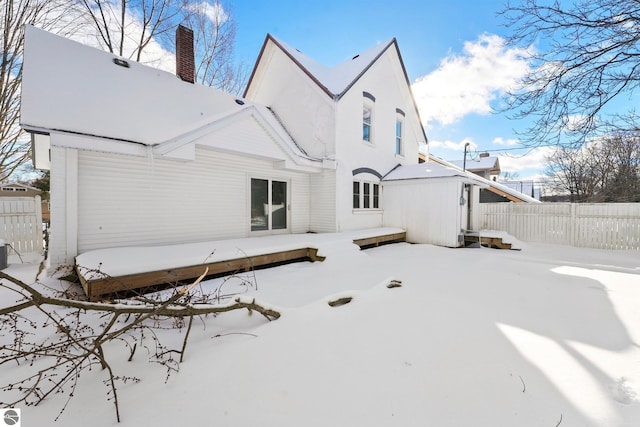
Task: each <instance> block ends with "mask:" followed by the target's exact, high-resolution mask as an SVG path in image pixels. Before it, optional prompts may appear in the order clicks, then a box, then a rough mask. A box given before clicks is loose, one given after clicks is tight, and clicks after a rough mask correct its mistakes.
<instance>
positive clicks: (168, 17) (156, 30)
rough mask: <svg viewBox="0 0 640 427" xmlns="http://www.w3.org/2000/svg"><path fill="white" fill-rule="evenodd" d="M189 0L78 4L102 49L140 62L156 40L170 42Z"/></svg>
mask: <svg viewBox="0 0 640 427" xmlns="http://www.w3.org/2000/svg"><path fill="white" fill-rule="evenodd" d="M187 3H188V2H187V1H186V0H120V1H113V0H78V1H77V6H78V7H79V13H80V16H84V17H86V18H87V19H88V21H89V23H90V25H91V27H92V28H93V30H94V31H93V33H95V37H96V39H97V40H98V45H99V46H100V47H101V48H102V49H104V50H107V51H109V52H111V53H114V54H116V55H120V56H124V57H127V58H129V59H133V60H135V61H138V62H140V61H141V59H142V53H143V51H145V49H146V48H147V47H148V46H149V44H150V43H151V42H153V41H154V40H155V41H157V42H159V43H161V44H162V42H165V44H166V43H167V42H170V38H171V37H173V30H174V29H175V27H176V26H177V24H178V23H180V21H181V20H182V18H183V11H184V10H186V9H187Z"/></svg>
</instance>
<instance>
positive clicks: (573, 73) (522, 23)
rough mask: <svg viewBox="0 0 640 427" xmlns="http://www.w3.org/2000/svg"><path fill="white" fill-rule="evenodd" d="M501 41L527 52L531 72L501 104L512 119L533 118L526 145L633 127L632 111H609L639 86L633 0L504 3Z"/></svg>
mask: <svg viewBox="0 0 640 427" xmlns="http://www.w3.org/2000/svg"><path fill="white" fill-rule="evenodd" d="M500 14H501V15H502V16H503V18H504V19H505V20H506V26H507V27H508V28H509V29H511V30H512V34H511V35H510V36H509V37H508V43H510V44H511V45H517V46H526V47H531V46H534V45H535V46H536V47H535V48H530V50H529V52H530V58H529V60H530V61H531V65H532V68H531V71H530V72H529V73H528V74H527V75H526V76H525V77H524V78H523V79H522V81H521V82H520V83H521V85H520V86H519V88H518V89H516V90H514V91H512V92H511V93H510V94H509V95H508V97H507V99H506V107H505V110H506V111H511V112H512V115H513V117H514V118H525V117H526V118H533V120H534V121H533V125H532V126H531V127H530V128H528V129H526V130H525V131H523V132H521V140H522V141H523V142H525V143H526V144H528V145H539V144H542V143H544V144H548V143H550V142H556V143H563V144H573V145H574V146H576V145H582V144H584V143H585V142H587V141H588V140H589V138H591V137H594V136H597V135H603V134H604V131H605V130H607V129H610V127H611V126H614V127H624V128H625V129H627V130H629V129H636V128H637V127H638V125H637V119H638V117H637V115H636V114H635V112H634V111H624V112H619V111H615V110H614V106H613V105H612V104H613V100H614V99H621V98H623V97H624V96H631V94H632V93H634V92H635V90H636V89H637V88H638V84H639V83H640V35H639V34H640V3H638V1H636V0H573V1H562V2H560V1H559V0H554V1H553V2H549V1H543V0H520V1H517V0H516V1H515V2H508V3H507V4H506V6H505V8H504V9H503V10H502V11H501V12H500Z"/></svg>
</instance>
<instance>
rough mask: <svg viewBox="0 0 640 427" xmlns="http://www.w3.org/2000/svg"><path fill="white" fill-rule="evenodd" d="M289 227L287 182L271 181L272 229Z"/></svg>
mask: <svg viewBox="0 0 640 427" xmlns="http://www.w3.org/2000/svg"><path fill="white" fill-rule="evenodd" d="M285 228H287V183H286V182H281V181H273V182H272V183H271V229H273V230H282V229H285Z"/></svg>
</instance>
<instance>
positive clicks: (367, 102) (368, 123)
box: [362, 92, 376, 143]
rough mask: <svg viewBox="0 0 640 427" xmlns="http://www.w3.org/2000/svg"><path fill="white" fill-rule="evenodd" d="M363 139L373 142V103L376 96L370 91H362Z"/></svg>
mask: <svg viewBox="0 0 640 427" xmlns="http://www.w3.org/2000/svg"><path fill="white" fill-rule="evenodd" d="M362 96H363V104H362V141H364V142H368V143H373V105H374V102H375V101H376V98H375V97H374V96H373V95H371V94H370V93H369V92H362Z"/></svg>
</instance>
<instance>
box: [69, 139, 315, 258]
mask: <svg viewBox="0 0 640 427" xmlns="http://www.w3.org/2000/svg"><path fill="white" fill-rule="evenodd" d="M272 165H273V164H272V163H271V162H267V161H261V160H256V159H250V158H246V157H240V156H234V155H231V154H226V153H220V152H214V151H210V150H206V149H201V148H198V149H196V160H195V161H194V162H187V163H185V162H176V161H171V160H163V159H157V158H156V159H154V158H139V157H132V156H123V155H114V154H105V153H96V152H88V151H83V152H80V155H79V172H78V175H79V182H80V184H79V189H78V194H79V208H78V214H79V215H78V216H79V221H78V252H79V253H82V252H84V251H87V250H92V249H98V248H106V247H117V246H130V245H153V244H171V243H182V242H192V241H203V240H210V239H223V238H233V237H244V236H248V235H249V234H250V231H249V213H248V211H249V209H248V206H249V194H248V192H249V179H250V177H251V176H256V177H266V178H274V179H279V180H287V181H288V182H289V192H290V194H291V195H292V197H291V199H290V200H291V209H290V211H289V214H290V217H289V218H290V220H289V227H290V228H289V231H294V232H304V231H308V230H309V196H308V194H309V191H308V188H309V177H308V175H306V174H300V173H295V172H290V171H284V170H278V169H274V168H273V166H272Z"/></svg>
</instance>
